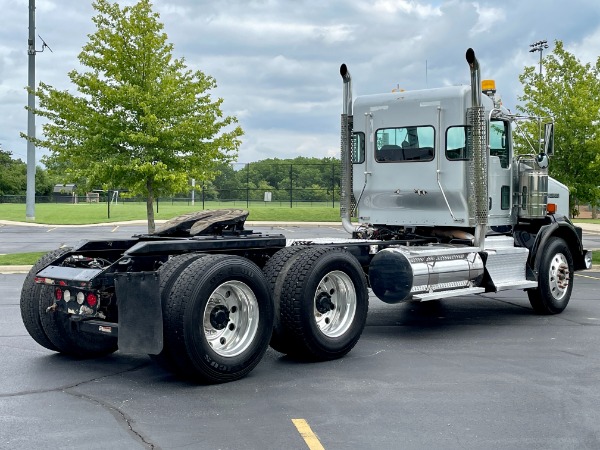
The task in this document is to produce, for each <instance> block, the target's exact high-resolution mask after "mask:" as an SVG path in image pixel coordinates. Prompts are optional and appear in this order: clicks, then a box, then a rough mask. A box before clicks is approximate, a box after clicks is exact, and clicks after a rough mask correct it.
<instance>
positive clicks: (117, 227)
mask: <svg viewBox="0 0 600 450" xmlns="http://www.w3.org/2000/svg"><path fill="white" fill-rule="evenodd" d="M118 229H119V225H117V226H116V227H114V228H113V229H112V231H111V233H114V232H115V231H117V230H118Z"/></svg>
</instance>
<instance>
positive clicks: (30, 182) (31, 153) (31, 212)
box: [25, 0, 35, 221]
mask: <svg viewBox="0 0 600 450" xmlns="http://www.w3.org/2000/svg"><path fill="white" fill-rule="evenodd" d="M27 54H28V55H29V77H28V78H29V79H28V84H27V86H29V94H28V95H27V108H28V112H27V137H28V138H29V139H27V193H26V194H27V195H26V197H25V219H26V220H31V221H33V220H35V144H34V143H33V141H32V139H33V138H35V115H34V114H33V110H34V108H35V94H34V93H33V90H34V89H35V0H29V38H28V39H27Z"/></svg>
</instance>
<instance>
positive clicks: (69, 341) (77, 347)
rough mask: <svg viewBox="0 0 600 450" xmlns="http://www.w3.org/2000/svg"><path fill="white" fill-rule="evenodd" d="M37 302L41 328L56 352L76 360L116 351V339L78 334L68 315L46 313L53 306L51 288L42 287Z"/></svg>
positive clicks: (56, 312)
mask: <svg viewBox="0 0 600 450" xmlns="http://www.w3.org/2000/svg"><path fill="white" fill-rule="evenodd" d="M39 300H40V301H39V305H40V319H41V323H42V328H43V329H44V332H45V333H46V335H47V336H48V339H50V341H51V342H52V344H54V346H55V347H56V350H57V351H58V352H60V353H63V354H65V355H69V356H73V357H76V358H96V357H99V356H105V355H109V354H111V353H114V352H115V351H116V350H117V338H116V337H114V336H102V335H97V334H89V333H83V332H79V331H77V329H76V328H75V327H74V324H73V323H72V322H71V320H70V319H69V315H68V314H65V313H63V312H60V311H54V312H46V310H47V309H48V307H50V306H52V305H53V304H54V290H53V289H52V287H51V286H42V289H41V292H40V299H39Z"/></svg>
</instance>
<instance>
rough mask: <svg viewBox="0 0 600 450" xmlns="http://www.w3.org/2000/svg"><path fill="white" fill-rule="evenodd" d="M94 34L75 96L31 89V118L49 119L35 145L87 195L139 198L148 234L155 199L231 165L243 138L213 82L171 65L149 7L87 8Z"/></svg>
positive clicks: (175, 62) (75, 77)
mask: <svg viewBox="0 0 600 450" xmlns="http://www.w3.org/2000/svg"><path fill="white" fill-rule="evenodd" d="M93 6H94V9H95V10H96V11H97V15H96V16H95V17H94V18H93V21H94V23H95V25H96V31H95V33H93V34H91V35H90V36H89V41H88V43H87V44H86V45H85V46H84V47H83V49H82V51H81V53H80V54H79V61H80V63H81V65H82V66H84V67H86V68H87V70H86V71H83V72H79V71H77V70H72V71H71V72H69V74H68V75H69V78H70V80H71V82H72V84H73V85H74V86H75V88H76V90H77V93H78V94H77V95H74V94H72V93H71V92H69V91H68V90H64V91H61V90H57V89H55V88H53V87H52V86H50V85H47V84H45V83H43V82H42V83H40V84H39V88H38V90H37V91H36V95H37V96H38V99H39V105H40V106H39V108H38V109H37V110H36V113H37V114H39V115H40V116H43V117H45V118H47V119H48V123H47V124H45V125H44V127H43V129H44V137H43V138H41V139H39V140H37V142H36V143H37V145H40V146H42V147H46V148H48V149H49V150H50V151H51V155H50V156H49V157H48V158H47V159H46V160H45V163H46V164H47V166H48V167H49V168H52V169H53V170H54V171H57V172H61V173H63V174H65V175H66V176H67V177H68V178H69V180H70V181H75V180H81V179H83V180H85V181H86V185H87V188H88V189H89V188H99V187H101V188H104V189H114V188H120V189H127V190H128V191H129V192H130V194H131V195H141V196H144V197H146V198H147V205H146V206H147V216H148V231H149V232H152V231H154V210H153V206H152V205H153V202H154V198H155V197H157V196H159V195H169V194H173V193H177V192H182V191H184V190H185V189H186V186H187V185H188V183H189V179H190V178H195V179H197V180H206V179H210V177H211V174H212V173H213V169H214V168H215V167H216V165H218V164H219V163H223V162H228V161H231V160H233V159H234V158H235V156H236V154H237V150H238V147H239V145H240V140H239V138H240V136H241V135H242V134H243V133H242V130H241V128H240V127H239V126H237V125H236V123H237V120H236V118H235V117H230V116H224V115H223V113H222V111H221V104H222V101H223V100H222V99H218V100H216V101H213V100H212V99H211V96H210V93H209V91H210V90H211V89H214V88H215V87H216V82H215V80H214V78H212V77H210V76H208V75H205V74H204V73H202V72H201V71H191V70H189V69H188V68H187V67H186V65H185V63H184V60H183V59H175V58H174V57H173V54H172V53H173V46H172V44H169V43H168V42H167V35H166V34H165V33H164V31H163V25H162V23H160V22H159V15H158V14H157V13H155V12H153V10H152V4H151V3H150V1H149V0H140V1H139V2H138V3H136V4H135V5H133V6H126V7H124V8H121V7H120V6H119V5H118V4H116V3H110V2H109V1H108V0H96V1H95V2H94V3H93Z"/></svg>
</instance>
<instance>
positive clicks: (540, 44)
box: [529, 39, 548, 77]
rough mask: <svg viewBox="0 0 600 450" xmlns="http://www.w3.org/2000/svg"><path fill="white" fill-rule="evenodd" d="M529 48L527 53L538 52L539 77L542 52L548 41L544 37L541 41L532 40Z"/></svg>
mask: <svg viewBox="0 0 600 450" xmlns="http://www.w3.org/2000/svg"><path fill="white" fill-rule="evenodd" d="M529 47H531V49H530V50H529V53H535V52H540V77H541V76H542V54H543V53H544V49H545V48H548V41H547V40H546V39H544V40H542V41H537V42H534V43H533V44H529Z"/></svg>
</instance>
